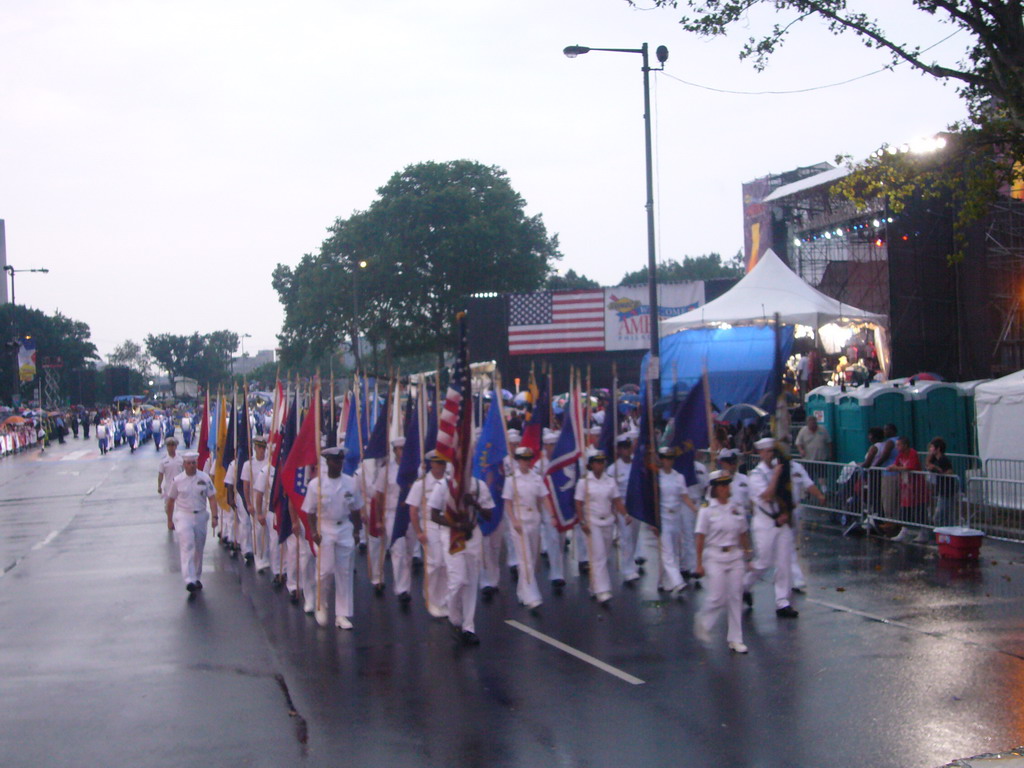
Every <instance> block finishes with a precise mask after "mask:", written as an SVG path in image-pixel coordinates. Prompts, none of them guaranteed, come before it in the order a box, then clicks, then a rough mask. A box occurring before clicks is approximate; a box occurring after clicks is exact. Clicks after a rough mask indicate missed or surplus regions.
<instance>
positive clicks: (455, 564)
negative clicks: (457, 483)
mask: <svg viewBox="0 0 1024 768" xmlns="http://www.w3.org/2000/svg"><path fill="white" fill-rule="evenodd" d="M450 498H451V493H450V490H449V488H448V483H447V482H440V483H437V484H436V485H435V486H434V490H433V491H432V492H431V494H430V499H429V500H428V502H427V503H428V505H429V507H430V518H431V519H432V520H433V521H434V522H435V523H437V524H438V525H440V526H442V532H441V544H442V547H443V550H444V560H445V566H446V571H447V574H448V621H449V622H450V623H451V627H452V632H453V634H455V636H456V637H457V638H458V639H460V640H461V641H462V642H463V643H465V644H466V645H477V644H479V642H480V639H479V638H478V637H477V635H476V623H475V617H476V596H477V587H478V585H479V582H480V558H481V555H482V554H483V546H482V541H481V539H483V535H482V534H481V533H480V528H479V526H478V525H477V520H478V516H483V517H484V518H485V519H490V515H491V510H493V509H494V499H492V498H491V492H490V490H488V488H487V486H486V485H484V484H483V483H481V482H480V481H479V480H478V479H476V478H475V477H473V478H470V480H469V487H468V488H466V489H465V491H464V492H463V497H462V498H463V503H462V506H463V507H464V509H461V510H459V513H458V517H456V518H453V517H452V516H451V514H450V512H447V511H446V508H447V505H448V502H449V499H450ZM453 529H458V530H461V531H463V532H465V534H466V536H467V539H466V541H465V546H464V547H463V548H462V549H461V550H460V551H458V552H455V553H453V552H452V551H451V537H452V534H453V532H454V531H453Z"/></svg>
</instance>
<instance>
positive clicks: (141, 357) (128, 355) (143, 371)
mask: <svg viewBox="0 0 1024 768" xmlns="http://www.w3.org/2000/svg"><path fill="white" fill-rule="evenodd" d="M107 363H108V364H109V365H114V366H124V367H125V368H128V369H129V370H132V371H135V372H136V373H138V374H139V375H140V376H143V377H145V376H148V375H149V369H150V368H151V367H152V366H153V360H152V358H151V357H150V356H149V355H148V354H146V350H145V348H144V347H143V346H142V345H141V344H139V343H138V342H137V341H132V340H131V339H125V340H124V341H123V342H121V343H120V344H118V345H117V346H116V347H115V348H114V351H113V352H111V353H110V354H109V355H107Z"/></svg>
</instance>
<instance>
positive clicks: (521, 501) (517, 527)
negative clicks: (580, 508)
mask: <svg viewBox="0 0 1024 768" xmlns="http://www.w3.org/2000/svg"><path fill="white" fill-rule="evenodd" d="M515 462H516V468H515V471H514V472H513V473H512V476H511V477H507V478H505V487H504V489H502V492H501V496H502V498H503V499H504V500H505V502H506V503H505V511H506V512H507V513H508V516H509V520H510V521H511V525H512V529H513V533H512V539H513V542H514V544H515V547H516V549H517V551H518V553H519V563H520V565H521V566H522V568H521V569H520V571H521V572H520V574H519V581H518V583H517V584H516V596H517V597H518V598H519V602H520V603H522V604H523V605H525V606H526V607H527V608H528V609H529V610H530V611H531V612H536V610H537V609H538V608H539V607H540V604H541V603H542V602H543V600H542V598H541V596H540V589H539V588H538V587H537V560H538V558H539V556H540V518H541V515H542V514H544V499H545V497H546V496H547V495H548V489H547V487H546V486H545V485H544V483H543V482H541V479H540V476H539V475H538V474H537V473H536V472H534V471H533V469H532V467H531V466H530V465H531V463H532V462H533V449H532V448H528V447H526V446H520V447H519V448H516V451H515Z"/></svg>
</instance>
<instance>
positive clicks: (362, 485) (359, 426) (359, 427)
mask: <svg viewBox="0 0 1024 768" xmlns="http://www.w3.org/2000/svg"><path fill="white" fill-rule="evenodd" d="M355 384H356V393H355V394H356V397H355V408H356V438H357V439H358V440H359V466H358V468H357V469H356V471H357V472H358V473H359V492H360V493H361V494H362V496H363V498H364V499H365V498H366V472H365V471H364V469H363V418H362V410H361V409H360V407H359V394H360V390H362V392H364V393H365V392H367V391H368V390H367V388H366V379H365V378H364V379H363V381H362V384H360V381H359V371H356V377H355ZM367 419H369V416H367ZM372 515H373V505H372V504H371V505H370V510H369V514H367V516H366V520H367V525H366V570H367V573H368V575H369V576H370V578H371V579H372V578H373V561H372V560H370V525H369V523H370V522H371V517H372Z"/></svg>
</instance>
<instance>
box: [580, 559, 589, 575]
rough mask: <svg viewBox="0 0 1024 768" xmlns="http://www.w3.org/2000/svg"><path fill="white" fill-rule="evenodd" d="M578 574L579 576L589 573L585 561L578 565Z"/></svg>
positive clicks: (587, 564)
mask: <svg viewBox="0 0 1024 768" xmlns="http://www.w3.org/2000/svg"><path fill="white" fill-rule="evenodd" d="M580 573H581V574H584V573H590V563H588V562H586V561H584V562H582V563H580Z"/></svg>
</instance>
